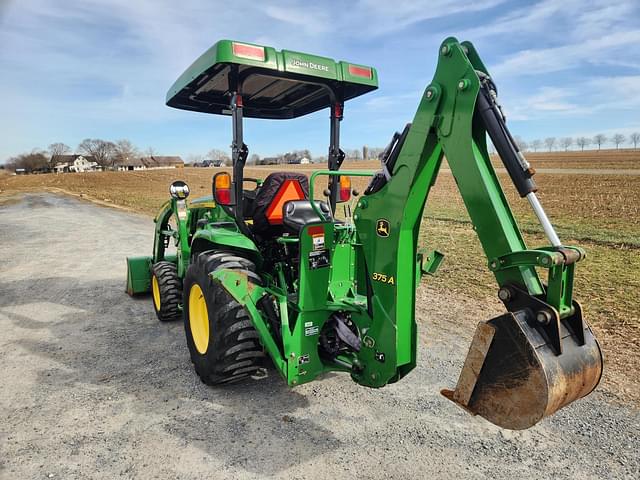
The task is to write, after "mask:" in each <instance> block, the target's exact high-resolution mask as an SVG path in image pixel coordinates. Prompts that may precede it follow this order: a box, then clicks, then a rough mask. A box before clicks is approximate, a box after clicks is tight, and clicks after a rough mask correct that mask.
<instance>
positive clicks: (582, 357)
mask: <svg viewBox="0 0 640 480" xmlns="http://www.w3.org/2000/svg"><path fill="white" fill-rule="evenodd" d="M575 310H576V312H575V313H574V315H573V316H572V317H571V318H569V319H564V320H559V319H558V318H557V317H556V318H555V319H553V320H554V322H555V325H551V326H552V327H554V328H557V331H559V336H557V337H556V338H555V339H554V338H553V335H551V336H550V335H548V331H549V329H548V325H547V326H545V327H542V326H541V325H540V324H538V323H537V322H536V319H535V315H534V314H533V312H532V311H531V310H530V309H524V310H519V311H516V312H513V313H512V312H509V313H506V314H504V315H501V316H499V317H496V318H493V319H491V320H489V321H488V322H480V323H479V324H478V328H477V329H476V333H475V335H474V338H473V341H472V343H471V347H470V348H469V353H468V355H467V358H466V360H465V363H464V366H463V368H462V372H461V373H460V378H459V380H458V384H457V386H456V389H455V391H451V390H443V391H442V394H443V395H445V396H446V397H447V398H449V399H450V400H453V401H454V402H456V403H457V404H459V405H460V406H462V407H463V408H465V409H466V410H468V411H469V412H471V413H472V414H474V415H480V416H482V417H484V418H485V419H487V420H489V421H490V422H491V423H494V424H495V425H498V426H499V427H502V428H508V429H511V430H522V429H525V428H529V427H531V426H533V425H535V424H536V423H537V422H539V421H540V420H541V419H542V418H544V417H546V416H548V415H551V414H553V413H554V412H556V411H557V410H559V409H560V408H562V407H564V406H565V405H568V404H569V403H571V402H573V401H574V400H577V399H579V398H581V397H584V396H585V395H588V394H589V393H590V392H591V391H592V390H593V389H594V388H595V387H596V386H597V385H598V382H599V381H600V377H601V375H602V353H601V351H600V347H599V345H598V342H597V340H596V339H595V337H594V336H593V333H592V332H591V329H590V328H589V326H588V325H587V324H586V323H585V322H583V321H582V315H581V311H580V306H579V305H578V304H577V303H576V304H575ZM550 323H553V322H550Z"/></svg>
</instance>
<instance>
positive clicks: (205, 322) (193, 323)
mask: <svg viewBox="0 0 640 480" xmlns="http://www.w3.org/2000/svg"><path fill="white" fill-rule="evenodd" d="M189 326H190V328H191V337H192V338H193V343H194V344H195V346H196V350H198V352H199V353H201V354H202V355H204V354H205V353H207V348H209V312H208V311H207V302H206V301H205V299H204V294H203V293H202V289H201V288H200V285H198V284H197V283H194V284H193V285H192V286H191V290H189Z"/></svg>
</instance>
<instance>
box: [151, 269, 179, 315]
mask: <svg viewBox="0 0 640 480" xmlns="http://www.w3.org/2000/svg"><path fill="white" fill-rule="evenodd" d="M151 294H152V299H153V309H154V311H155V312H156V316H157V317H158V320H160V321H161V322H170V321H173V320H178V319H179V318H180V317H181V316H182V314H181V312H180V302H181V301H182V280H181V279H180V277H179V276H178V268H177V267H176V265H175V264H173V263H171V262H165V261H162V262H158V263H154V264H153V267H151Z"/></svg>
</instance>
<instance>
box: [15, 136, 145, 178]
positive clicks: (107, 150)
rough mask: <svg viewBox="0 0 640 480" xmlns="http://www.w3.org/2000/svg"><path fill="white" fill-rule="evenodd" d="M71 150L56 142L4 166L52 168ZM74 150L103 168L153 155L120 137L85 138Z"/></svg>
mask: <svg viewBox="0 0 640 480" xmlns="http://www.w3.org/2000/svg"><path fill="white" fill-rule="evenodd" d="M71 152H72V149H71V147H70V146H69V145H67V144H65V143H62V142H56V143H52V144H51V145H49V146H48V147H47V148H46V149H41V148H35V149H33V150H32V151H31V152H26V153H22V154H20V155H16V156H15V157H11V158H10V159H9V160H8V161H7V162H6V163H5V168H7V169H9V170H14V171H15V170H16V169H24V170H25V171H27V172H32V171H34V170H40V169H47V168H48V169H52V168H53V167H55V166H56V165H57V164H58V163H60V159H61V157H62V156H63V155H68V154H70V153H71ZM76 152H78V153H80V154H82V155H85V156H89V157H93V159H94V160H95V161H96V162H97V163H98V165H100V166H101V167H102V168H103V169H109V168H113V167H114V166H115V165H116V164H117V163H118V162H120V161H123V160H127V159H129V158H135V157H139V156H143V155H144V156H151V155H155V150H154V149H153V148H148V149H146V150H145V151H144V152H141V151H140V149H138V148H137V147H136V146H135V145H134V144H133V143H132V142H131V141H130V140H127V139H121V140H118V141H116V142H112V141H109V140H102V139H100V138H85V139H84V140H83V141H82V142H80V143H79V144H78V147H77V149H76Z"/></svg>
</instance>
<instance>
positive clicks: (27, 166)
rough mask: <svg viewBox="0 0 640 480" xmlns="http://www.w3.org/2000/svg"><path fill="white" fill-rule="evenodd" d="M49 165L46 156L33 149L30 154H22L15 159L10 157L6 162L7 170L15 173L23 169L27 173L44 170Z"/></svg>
mask: <svg viewBox="0 0 640 480" xmlns="http://www.w3.org/2000/svg"><path fill="white" fill-rule="evenodd" d="M48 165H49V158H48V156H47V154H46V153H45V152H43V151H40V150H38V149H34V150H33V151H31V152H30V153H22V154H20V155H18V156H16V157H12V158H10V159H9V160H8V161H7V168H8V169H9V170H13V171H16V170H17V169H19V168H23V169H24V170H25V171H26V172H27V173H31V172H33V171H34V170H37V169H40V168H45V167H47V166H48Z"/></svg>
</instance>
